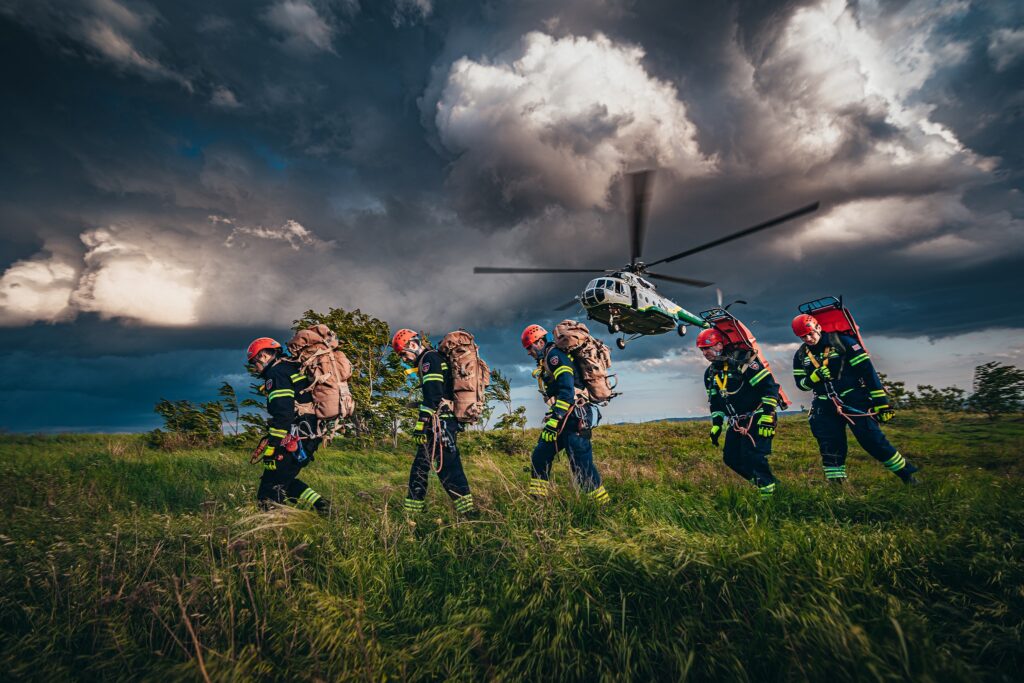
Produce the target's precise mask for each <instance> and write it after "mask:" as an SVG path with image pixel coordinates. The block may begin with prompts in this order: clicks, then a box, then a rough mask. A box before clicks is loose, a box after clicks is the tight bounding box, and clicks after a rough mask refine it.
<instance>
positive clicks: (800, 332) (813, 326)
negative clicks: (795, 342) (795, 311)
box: [793, 313, 821, 337]
mask: <svg viewBox="0 0 1024 683" xmlns="http://www.w3.org/2000/svg"><path fill="white" fill-rule="evenodd" d="M820 330H821V325H819V324H818V320H817V318H815V317H814V316H813V315H811V314H809V313H801V314H800V315H798V316H797V317H795V318H793V334H795V335H796V336H798V337H802V336H804V335H805V334H810V333H811V332H817V331H820Z"/></svg>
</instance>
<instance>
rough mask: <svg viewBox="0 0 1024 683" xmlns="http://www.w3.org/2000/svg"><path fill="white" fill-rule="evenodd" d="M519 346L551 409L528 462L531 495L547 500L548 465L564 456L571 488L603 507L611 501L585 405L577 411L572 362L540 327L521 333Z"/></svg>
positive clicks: (591, 418) (589, 409)
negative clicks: (534, 368) (531, 363)
mask: <svg viewBox="0 0 1024 683" xmlns="http://www.w3.org/2000/svg"><path fill="white" fill-rule="evenodd" d="M521 341H522V344H523V348H524V349H526V351H527V353H529V354H530V355H531V356H533V358H535V359H536V360H537V373H538V380H539V382H540V385H541V387H542V390H543V393H544V396H545V397H546V399H547V401H548V403H549V405H550V408H549V410H548V412H547V414H546V415H545V416H544V427H543V429H542V430H541V433H540V438H539V439H538V441H537V446H536V447H535V448H534V449H533V455H532V457H531V459H530V461H531V467H530V495H532V496H534V497H537V498H542V497H544V496H547V494H548V479H549V477H550V475H551V464H552V462H554V459H555V455H557V454H558V452H559V451H561V450H564V451H565V452H566V453H567V454H568V457H569V469H570V470H571V471H572V474H573V478H574V480H575V481H576V484H577V485H578V486H579V487H580V489H582V490H583V491H584V492H585V493H586V494H587V495H588V496H589V497H590V498H591V499H593V500H594V501H595V502H596V503H597V504H598V505H605V504H606V503H607V502H608V501H609V500H610V498H609V496H608V491H606V490H605V488H604V486H603V485H602V484H601V475H600V473H598V471H597V467H595V466H594V452H593V447H592V446H591V443H590V437H591V430H592V429H593V424H594V411H593V408H592V407H591V406H590V404H589V403H584V404H582V405H578V404H577V403H576V401H575V398H576V388H577V384H576V377H575V370H574V368H573V362H572V358H570V356H569V354H567V353H566V352H565V351H562V350H561V349H559V348H558V347H557V346H555V344H554V342H552V341H550V340H549V339H548V334H547V330H545V329H544V328H543V327H541V326H540V325H530V326H529V327H527V328H526V329H525V330H523V334H522V337H521Z"/></svg>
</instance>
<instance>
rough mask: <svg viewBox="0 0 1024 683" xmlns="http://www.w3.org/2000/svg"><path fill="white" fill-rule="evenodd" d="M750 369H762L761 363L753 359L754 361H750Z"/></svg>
mask: <svg viewBox="0 0 1024 683" xmlns="http://www.w3.org/2000/svg"><path fill="white" fill-rule="evenodd" d="M750 369H751V370H760V369H761V364H760V363H758V362H757V361H756V360H752V361H750Z"/></svg>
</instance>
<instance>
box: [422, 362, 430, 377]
mask: <svg viewBox="0 0 1024 683" xmlns="http://www.w3.org/2000/svg"><path fill="white" fill-rule="evenodd" d="M423 372H424V374H426V373H428V372H430V362H429V361H427V362H426V363H424V364H423Z"/></svg>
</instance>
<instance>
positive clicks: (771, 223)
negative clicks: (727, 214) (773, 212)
mask: <svg viewBox="0 0 1024 683" xmlns="http://www.w3.org/2000/svg"><path fill="white" fill-rule="evenodd" d="M820 205H821V203H820V202H814V203H813V204H808V205H807V206H802V207H800V208H799V209H797V210H796V211H790V212H789V213H787V214H783V215H781V216H776V217H775V218H772V219H771V220H768V221H765V222H764V223H758V224H757V225H755V226H753V227H750V228H747V229H745V230H740V231H739V232H734V233H732V234H731V235H726V236H725V237H720V238H718V239H717V240H712V241H711V242H707V243H705V244H702V245H700V246H698V247H693V248H692V249H687V250H686V251H681V252H679V253H678V254H673V255H672V256H669V257H667V258H663V259H661V260H658V261H654V262H653V263H648V264H647V265H648V266H656V265H658V264H659V263H671V262H672V261H676V260H678V259H681V258H683V257H684V256H691V255H693V254H696V253H697V252H700V251H704V250H705V249H710V248H711V247H717V246H718V245H719V244H725V243H726V242H731V241H733V240H736V239H739V238H740V237H746V236H747V235H752V234H754V233H755V232H759V231H761V230H766V229H767V228H772V227H775V226H776V225H779V224H781V223H785V222H786V221H791V220H793V219H794V218H799V217H800V216H803V215H806V214H809V213H813V212H815V211H817V210H818V207H819V206H820Z"/></svg>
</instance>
